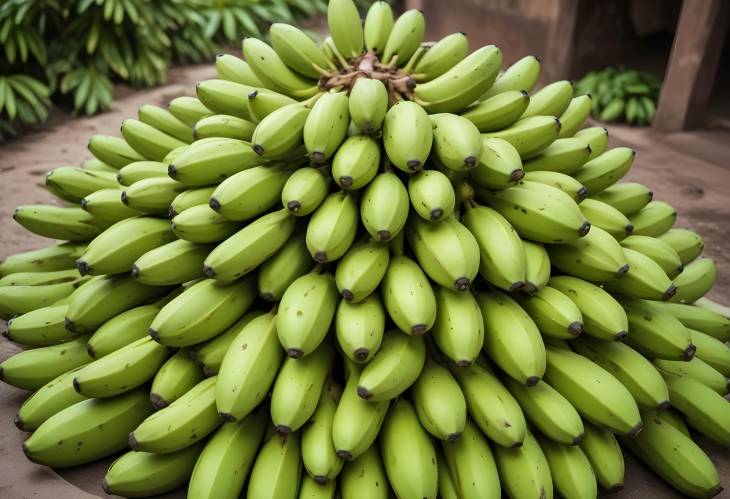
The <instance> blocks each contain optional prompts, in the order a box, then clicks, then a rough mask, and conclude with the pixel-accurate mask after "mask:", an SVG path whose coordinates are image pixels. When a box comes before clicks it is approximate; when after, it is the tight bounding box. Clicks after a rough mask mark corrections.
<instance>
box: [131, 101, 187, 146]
mask: <svg viewBox="0 0 730 499" xmlns="http://www.w3.org/2000/svg"><path fill="white" fill-rule="evenodd" d="M137 115H138V116H139V120H140V121H141V122H142V123H146V124H148V125H150V126H153V127H155V128H156V129H158V130H159V131H161V132H163V133H166V134H167V135H169V136H171V137H174V138H176V139H177V140H180V141H182V142H185V143H186V144H190V143H191V142H193V140H194V138H193V134H194V131H193V129H192V128H191V127H190V125H188V124H186V123H184V122H182V121H181V120H180V119H178V118H176V117H175V115H173V114H172V113H171V112H170V111H168V110H167V109H165V108H162V107H159V106H153V105H152V104H145V105H143V106H140V108H139V109H138V110H137Z"/></svg>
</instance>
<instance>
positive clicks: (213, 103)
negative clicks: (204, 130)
mask: <svg viewBox="0 0 730 499" xmlns="http://www.w3.org/2000/svg"><path fill="white" fill-rule="evenodd" d="M261 43H263V42H261ZM272 52H273V50H272ZM248 62H250V61H248ZM252 69H253V68H252ZM252 91H254V88H253V87H251V86H249V85H242V84H240V83H236V82H233V81H226V80H216V79H214V80H203V81H199V82H198V83H196V84H195V94H196V95H197V97H198V99H199V102H200V103H202V104H203V105H204V106H205V107H206V108H208V109H209V110H210V111H212V112H211V113H210V114H207V113H202V114H198V115H197V116H196V118H195V119H194V120H193V122H192V123H191V124H190V125H191V126H192V125H194V124H195V123H197V122H198V121H200V120H201V119H202V118H205V117H207V116H212V115H214V114H229V115H231V116H236V117H237V118H242V119H245V120H248V119H250V118H251V116H250V113H249V110H248V106H247V105H246V96H247V95H248V94H249V93H251V92H252ZM171 104H172V103H171ZM170 111H172V108H170ZM172 112H173V114H174V111H172ZM178 117H179V118H180V119H182V117H180V116H178Z"/></svg>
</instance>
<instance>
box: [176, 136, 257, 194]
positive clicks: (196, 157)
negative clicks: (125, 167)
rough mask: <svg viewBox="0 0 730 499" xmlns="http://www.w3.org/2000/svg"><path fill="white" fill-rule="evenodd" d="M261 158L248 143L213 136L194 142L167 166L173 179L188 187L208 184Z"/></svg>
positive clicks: (252, 164) (251, 165)
mask: <svg viewBox="0 0 730 499" xmlns="http://www.w3.org/2000/svg"><path fill="white" fill-rule="evenodd" d="M261 162H262V160H261V157H260V156H259V155H258V154H256V152H255V151H254V150H253V147H252V146H251V144H249V143H248V142H244V141H242V140H237V139H216V141H214V142H194V143H193V144H191V145H190V146H189V147H188V148H187V149H185V151H184V152H183V153H182V154H180V156H178V157H177V158H175V160H174V161H173V162H172V163H170V165H169V166H168V174H169V175H170V177H172V178H173V179H175V180H177V181H178V182H181V183H183V184H185V185H188V186H191V187H198V186H204V185H210V184H214V183H217V182H220V181H221V180H223V179H224V178H227V177H230V176H231V175H233V174H235V173H238V172H240V171H243V170H247V169H248V168H252V167H254V166H258V165H260V164H261Z"/></svg>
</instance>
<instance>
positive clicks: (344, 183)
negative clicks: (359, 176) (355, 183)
mask: <svg viewBox="0 0 730 499" xmlns="http://www.w3.org/2000/svg"><path fill="white" fill-rule="evenodd" d="M338 184H340V187H342V188H343V189H349V188H350V187H352V177H350V176H348V175H344V176H342V177H340V178H339V182H338Z"/></svg>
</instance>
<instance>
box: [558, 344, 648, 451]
mask: <svg viewBox="0 0 730 499" xmlns="http://www.w3.org/2000/svg"><path fill="white" fill-rule="evenodd" d="M546 356H547V369H546V370H545V381H546V382H547V383H549V384H550V385H551V386H552V387H553V388H555V389H556V390H557V391H558V392H559V393H560V394H561V395H562V396H564V397H565V398H566V399H568V401H569V402H570V403H571V404H572V405H573V407H575V408H576V410H577V411H578V412H579V413H580V414H581V416H582V417H583V418H584V419H586V420H588V421H589V422H591V423H593V424H595V425H597V426H600V427H605V428H608V429H609V430H611V431H612V432H614V433H618V434H620V435H628V436H630V437H634V436H635V435H636V434H638V433H639V432H640V431H641V428H642V423H641V416H640V415H639V408H638V407H637V405H636V402H635V401H634V398H633V397H632V395H631V393H630V392H629V391H628V389H626V387H624V385H623V384H621V382H620V381H619V380H617V379H616V378H615V377H614V376H613V375H612V374H611V373H609V372H608V371H606V370H605V369H603V368H602V367H600V366H599V365H598V364H595V363H594V362H592V361H590V360H588V359H587V358H585V357H583V356H581V355H578V354H576V353H573V352H570V351H568V350H563V349H559V348H548V349H547V352H546Z"/></svg>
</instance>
